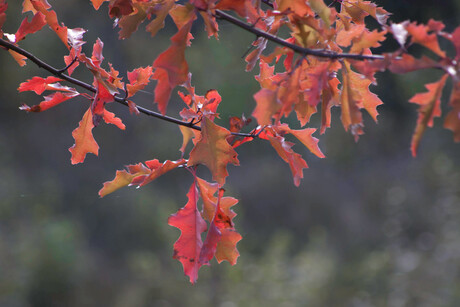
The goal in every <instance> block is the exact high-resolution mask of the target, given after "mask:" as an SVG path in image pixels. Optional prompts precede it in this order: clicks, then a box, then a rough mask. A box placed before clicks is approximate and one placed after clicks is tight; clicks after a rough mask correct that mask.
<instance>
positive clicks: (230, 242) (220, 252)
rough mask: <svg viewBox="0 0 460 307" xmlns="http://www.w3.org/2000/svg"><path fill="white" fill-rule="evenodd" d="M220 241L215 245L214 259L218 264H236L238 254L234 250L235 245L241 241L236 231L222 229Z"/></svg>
mask: <svg viewBox="0 0 460 307" xmlns="http://www.w3.org/2000/svg"><path fill="white" fill-rule="evenodd" d="M220 232H221V236H220V241H219V242H218V243H217V248H216V255H215V256H216V259H217V262H218V263H221V262H222V261H224V260H227V261H228V262H229V263H230V264H231V265H235V264H236V260H237V259H238V257H239V256H240V253H239V252H238V250H237V249H236V244H237V243H238V242H239V241H240V240H241V239H242V237H241V235H240V234H239V233H238V232H236V230H234V229H231V228H226V229H222V230H221V231H220Z"/></svg>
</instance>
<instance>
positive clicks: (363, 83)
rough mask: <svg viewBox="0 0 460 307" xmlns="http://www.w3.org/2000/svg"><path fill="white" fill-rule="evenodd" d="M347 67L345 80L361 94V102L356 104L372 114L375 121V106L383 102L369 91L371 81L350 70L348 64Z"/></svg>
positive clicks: (376, 114)
mask: <svg viewBox="0 0 460 307" xmlns="http://www.w3.org/2000/svg"><path fill="white" fill-rule="evenodd" d="M347 67H348V68H347V75H348V80H347V81H348V82H349V85H350V86H351V87H352V88H353V89H354V90H356V91H358V92H359V95H360V96H361V103H358V106H361V105H362V107H364V109H365V110H366V111H367V112H368V113H369V115H370V116H372V118H373V119H374V121H375V122H377V116H378V112H377V107H378V106H379V105H381V104H383V102H382V101H381V100H380V98H378V97H377V95H375V94H373V93H371V92H370V91H369V86H370V85H371V83H372V81H371V80H370V79H368V78H366V77H365V76H363V75H361V74H358V73H356V72H354V71H352V70H351V69H350V67H349V66H347Z"/></svg>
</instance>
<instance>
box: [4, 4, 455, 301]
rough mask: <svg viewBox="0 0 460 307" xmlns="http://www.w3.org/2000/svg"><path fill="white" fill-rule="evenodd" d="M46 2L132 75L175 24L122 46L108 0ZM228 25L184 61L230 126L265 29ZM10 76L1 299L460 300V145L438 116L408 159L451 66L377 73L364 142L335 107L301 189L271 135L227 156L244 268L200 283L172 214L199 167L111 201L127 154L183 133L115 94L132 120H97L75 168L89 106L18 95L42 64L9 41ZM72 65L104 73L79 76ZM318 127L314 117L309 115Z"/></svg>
mask: <svg viewBox="0 0 460 307" xmlns="http://www.w3.org/2000/svg"><path fill="white" fill-rule="evenodd" d="M49 2H50V4H51V5H52V6H53V8H54V9H55V10H56V12H57V13H58V17H59V20H60V21H62V22H64V23H65V24H66V26H68V27H71V28H74V27H83V28H85V29H88V33H87V34H86V35H85V40H86V41H87V42H88V43H87V44H86V45H85V47H84V48H85V49H84V50H85V51H86V52H87V53H88V54H89V53H90V52H91V46H92V44H93V43H94V42H95V40H96V39H97V37H100V38H101V39H102V41H103V42H104V44H105V47H104V56H105V58H106V60H107V61H109V62H111V63H113V64H114V66H115V68H116V69H118V70H119V71H120V72H121V73H122V74H124V72H126V70H132V69H134V68H136V67H138V66H146V65H151V63H152V61H153V59H155V57H156V55H158V54H159V53H160V52H162V51H163V50H165V49H166V48H167V47H168V46H169V40H168V38H169V37H170V36H171V35H172V34H174V32H175V28H174V26H173V25H172V24H171V21H170V20H168V22H167V24H166V28H165V29H164V30H162V31H161V32H160V33H159V34H158V35H157V36H156V37H155V38H153V39H152V38H150V37H149V34H147V33H145V31H144V30H143V28H141V29H140V30H139V31H138V32H136V33H135V34H134V35H133V37H132V38H130V39H128V40H124V41H119V40H118V35H117V33H116V32H115V31H113V30H112V21H111V20H110V19H109V17H108V16H107V7H106V6H107V5H106V4H105V5H104V6H103V7H102V8H101V9H100V10H99V11H98V12H96V11H94V9H92V7H91V6H90V2H89V1H81V0H72V1H71V0H66V1H52V0H49ZM379 3H380V5H382V6H384V7H385V9H387V10H388V11H390V12H392V13H393V17H392V20H393V21H395V22H401V21H403V20H406V19H411V20H417V21H420V22H427V21H428V20H429V19H430V18H435V19H438V20H442V21H444V22H445V23H446V25H447V29H448V30H450V31H451V30H453V29H454V28H455V27H456V26H457V25H459V24H460V18H459V17H458V16H459V13H460V1H456V0H445V1H439V0H425V1H415V0H411V1H410V0H405V1H402V0H401V1H379ZM20 4H21V1H9V5H10V8H9V10H8V11H7V13H8V15H7V22H6V24H5V26H4V30H5V32H9V33H14V32H15V31H16V29H17V27H18V26H19V24H20V22H21V20H22V16H20V9H21V8H20ZM220 29H221V31H220V40H219V41H216V40H215V39H210V40H208V39H207V37H206V35H204V33H203V31H202V25H197V26H196V29H194V33H196V35H195V36H196V38H195V40H194V41H193V43H192V47H191V48H189V49H188V50H187V59H188V62H189V65H190V71H191V72H192V73H193V77H192V82H193V84H194V85H195V86H196V88H197V92H198V94H202V95H203V94H204V93H205V92H206V91H207V90H208V89H213V88H215V89H218V91H219V93H220V94H221V95H222V97H223V103H222V105H221V107H220V109H219V112H220V113H221V121H220V123H221V124H223V125H225V124H226V121H227V119H228V117H229V116H232V115H241V113H243V112H244V113H245V114H246V115H249V114H250V113H251V111H252V109H253V108H254V101H253V99H252V95H253V94H254V93H255V92H256V91H257V89H258V84H257V82H256V81H255V80H254V74H257V71H254V72H250V73H246V72H244V67H245V62H244V60H243V59H242V58H241V57H242V55H243V54H244V53H245V51H246V49H247V48H248V46H249V45H250V43H251V42H252V41H253V39H254V37H253V36H252V35H250V34H248V33H245V32H244V31H242V30H240V29H237V28H235V27H234V26H232V25H230V24H227V23H225V22H221V23H220ZM441 44H442V45H443V46H447V45H448V43H447V42H445V41H442V42H441ZM21 46H23V47H24V48H26V49H28V50H29V51H31V52H32V53H34V54H35V55H37V56H38V57H40V58H42V59H44V60H45V61H47V62H48V63H50V64H52V65H53V66H55V67H63V66H64V63H63V60H62V56H64V55H65V54H66V50H65V48H64V47H63V46H62V44H61V43H60V41H58V39H57V37H56V36H55V35H54V33H53V32H51V31H50V30H49V29H46V30H43V31H42V32H40V33H37V34H35V35H30V36H28V37H27V39H26V40H25V41H24V42H21ZM389 47H390V48H391V46H389ZM104 65H106V62H105V64H104ZM0 70H1V73H0V102H1V103H0V306H120V307H122V306H222V307H233V306H458V304H460V275H459V274H460V267H459V266H460V186H459V184H460V158H459V153H460V145H459V144H455V143H454V142H453V139H452V133H451V132H450V131H447V130H444V129H442V120H441V119H436V120H435V128H433V129H428V130H427V131H426V133H425V136H424V138H423V140H422V142H421V145H420V149H419V155H418V156H417V158H412V157H411V156H410V152H409V144H410V139H411V135H412V133H413V130H414V128H415V122H416V109H417V106H416V105H413V104H409V103H407V100H408V99H410V97H412V95H413V94H414V93H415V92H420V91H424V84H425V83H429V82H435V81H437V80H438V79H439V76H440V74H439V72H433V71H422V72H416V73H411V74H407V75H391V74H388V73H382V74H379V75H378V80H379V86H378V87H374V88H373V91H374V92H376V93H377V94H378V95H379V96H380V97H381V99H382V100H383V101H384V102H385V105H384V106H381V107H379V112H380V114H381V115H380V116H379V123H378V124H375V123H374V122H373V121H372V119H371V118H370V117H369V116H367V115H365V124H366V127H365V132H366V134H365V135H364V136H362V137H361V138H360V140H359V142H358V143H355V142H354V141H353V137H352V136H351V135H349V134H347V133H346V132H345V131H344V130H343V128H342V125H341V123H340V120H339V116H340V114H339V110H338V109H337V110H334V112H333V113H334V114H333V117H334V118H333V126H332V128H331V129H329V130H328V131H327V133H326V134H325V135H323V136H320V137H319V136H318V135H317V137H319V138H320V147H321V149H322V150H323V152H324V153H325V154H326V156H327V158H326V159H317V158H316V157H314V156H313V155H312V154H311V153H309V152H307V150H306V149H304V148H302V146H301V145H296V146H295V147H294V149H295V150H296V151H297V152H299V153H301V154H302V155H303V156H304V158H305V160H306V161H307V163H308V164H309V166H310V168H309V169H308V170H305V172H304V176H305V178H304V180H303V181H302V183H301V185H300V187H298V188H296V187H295V186H294V185H293V182H292V177H291V173H290V170H289V167H288V165H287V164H286V163H284V162H283V161H282V160H281V159H280V158H279V157H278V156H277V155H276V153H275V152H274V150H273V149H272V148H271V147H270V146H269V144H266V143H265V142H262V141H260V142H259V141H255V142H253V143H251V144H248V145H245V146H243V147H242V148H241V149H240V150H239V160H240V162H241V166H240V167H229V172H230V177H229V178H228V180H227V184H226V190H227V194H228V195H231V196H235V197H237V198H238V199H239V200H240V203H239V204H238V205H237V206H236V207H235V211H236V212H237V213H238V216H237V217H236V218H235V223H236V227H237V229H238V230H239V232H240V233H241V234H242V235H243V240H242V241H241V242H240V243H239V244H238V249H239V251H240V252H241V257H240V258H239V260H238V264H237V265H236V266H234V267H231V266H230V265H228V263H222V264H220V265H218V264H217V263H216V262H215V261H213V263H212V265H211V267H204V268H202V269H201V270H200V277H199V280H198V283H197V284H196V285H193V286H192V285H190V284H189V282H188V279H187V278H186V277H184V276H183V271H182V267H181V264H180V263H179V262H178V261H176V260H174V259H172V245H173V243H174V241H175V240H176V239H177V238H178V236H179V231H178V230H177V229H175V228H173V227H170V226H168V225H167V218H168V216H169V215H170V214H172V213H174V212H176V211H177V210H178V209H179V208H180V207H182V206H184V205H185V203H186V201H187V199H186V192H187V190H188V188H189V186H190V184H191V182H192V178H191V176H190V175H189V174H188V173H187V172H186V171H184V170H176V171H174V172H171V173H168V174H167V175H165V176H163V177H162V178H160V179H159V180H157V181H155V182H153V183H151V184H149V185H148V186H146V187H143V188H141V189H137V190H136V189H134V188H125V189H122V190H119V191H117V192H116V193H113V194H111V195H109V196H107V197H105V198H103V199H100V198H99V197H98V195H97V192H98V190H99V189H100V188H101V186H102V183H103V182H104V181H107V180H111V179H112V178H113V177H114V175H115V170H117V169H122V167H123V165H126V164H131V163H137V162H140V161H145V160H150V159H154V158H158V159H159V160H160V161H163V160H165V159H171V160H173V159H177V158H179V157H180V153H179V151H178V148H179V147H180V145H181V142H182V139H181V135H180V132H179V129H178V127H176V126H175V125H173V124H169V123H166V122H163V121H158V120H155V119H152V118H148V117H146V116H142V115H141V116H139V117H136V116H133V115H130V114H129V111H128V110H127V108H125V107H123V106H120V105H116V104H113V105H111V106H110V107H109V109H110V110H111V111H113V112H115V113H116V114H117V115H118V116H120V117H121V118H122V119H123V121H124V122H125V124H126V125H127V129H126V131H121V130H119V129H117V128H116V127H114V126H108V125H105V124H101V125H100V126H99V127H97V128H96V129H94V135H95V138H96V140H97V141H98V143H99V145H100V147H101V148H100V153H99V157H95V156H93V155H89V156H88V157H87V158H86V160H85V163H84V164H81V165H76V166H72V165H71V164H70V153H69V152H68V150H67V148H69V147H70V146H72V145H73V138H72V136H71V133H72V130H73V129H75V127H77V125H78V122H79V121H80V119H81V117H82V115H83V113H84V112H85V110H86V109H87V107H88V102H87V101H86V100H84V99H74V100H70V101H68V102H66V103H63V104H62V105H60V106H58V107H56V108H53V109H51V110H49V111H47V112H44V113H41V114H27V113H25V112H22V111H19V110H18V107H19V106H20V105H21V104H22V103H27V104H29V105H33V104H36V103H38V102H39V101H40V99H41V98H40V97H39V96H36V95H35V94H33V93H21V94H18V92H17V90H16V89H17V87H18V85H19V83H21V82H23V81H25V80H27V79H29V78H31V77H33V76H35V75H39V76H43V77H45V76H47V74H46V72H45V71H43V70H40V69H39V68H37V67H36V66H35V65H34V64H32V63H29V64H28V65H27V66H25V67H24V68H19V67H18V65H17V64H16V63H15V62H14V61H13V60H12V59H11V57H10V56H9V54H8V53H7V52H0ZM76 76H77V77H79V78H82V79H83V80H86V82H91V80H92V79H91V76H89V75H88V74H86V73H83V70H81V71H80V72H76ZM151 88H152V87H150V88H149V89H151ZM450 88H451V84H450V83H448V85H447V87H446V94H447V90H448V89H450ZM447 96H448V95H444V97H443V105H444V106H443V110H447V108H446V104H447V100H448V97H447ZM152 101H153V96H151V95H149V94H143V93H140V94H138V95H137V96H136V103H138V104H139V105H143V106H146V107H149V108H154V107H153V105H152ZM170 106H171V107H170V109H169V111H168V112H169V114H171V115H175V114H177V110H178V108H179V107H180V106H181V104H180V101H179V100H178V98H177V97H173V99H172V101H171V103H170ZM318 124H319V119H318V116H317V115H315V117H314V119H313V123H312V125H311V126H312V127H318ZM204 175H205V176H206V175H207V173H206V172H204Z"/></svg>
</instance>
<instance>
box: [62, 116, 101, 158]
mask: <svg viewBox="0 0 460 307" xmlns="http://www.w3.org/2000/svg"><path fill="white" fill-rule="evenodd" d="M93 128H94V124H93V118H92V113H91V108H89V109H88V110H87V111H86V113H85V115H83V118H82V120H81V121H80V123H79V125H78V127H77V128H76V129H75V130H74V131H73V132H72V136H73V138H74V140H75V144H74V145H73V146H72V147H70V148H69V151H70V153H71V154H72V157H71V159H70V161H71V162H72V164H77V163H83V161H84V160H85V157H86V154H87V153H92V154H95V155H96V156H97V155H98V152H99V146H98V145H97V143H96V141H95V140H94V137H93V133H92V130H93Z"/></svg>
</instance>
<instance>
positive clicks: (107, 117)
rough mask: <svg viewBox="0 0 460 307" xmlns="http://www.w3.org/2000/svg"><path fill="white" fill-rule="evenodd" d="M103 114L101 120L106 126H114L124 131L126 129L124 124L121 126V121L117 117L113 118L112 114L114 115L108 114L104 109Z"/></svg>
mask: <svg viewBox="0 0 460 307" xmlns="http://www.w3.org/2000/svg"><path fill="white" fill-rule="evenodd" d="M103 112H104V113H103V114H102V118H103V119H104V121H105V122H106V123H107V124H112V125H115V126H117V127H118V128H120V129H121V130H125V129H126V126H125V124H123V122H122V121H121V119H119V118H118V117H115V114H114V113H112V112H109V111H107V110H106V109H104V111H103Z"/></svg>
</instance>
